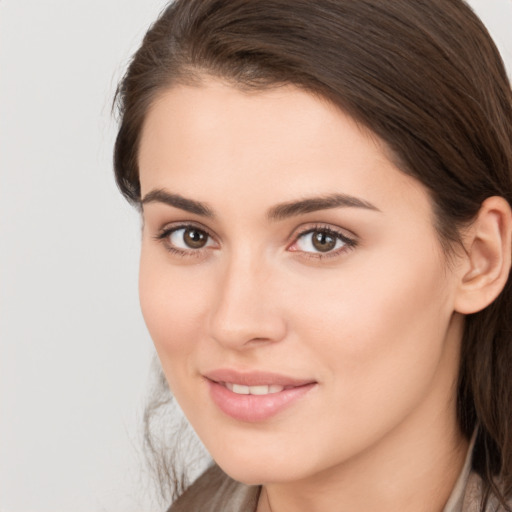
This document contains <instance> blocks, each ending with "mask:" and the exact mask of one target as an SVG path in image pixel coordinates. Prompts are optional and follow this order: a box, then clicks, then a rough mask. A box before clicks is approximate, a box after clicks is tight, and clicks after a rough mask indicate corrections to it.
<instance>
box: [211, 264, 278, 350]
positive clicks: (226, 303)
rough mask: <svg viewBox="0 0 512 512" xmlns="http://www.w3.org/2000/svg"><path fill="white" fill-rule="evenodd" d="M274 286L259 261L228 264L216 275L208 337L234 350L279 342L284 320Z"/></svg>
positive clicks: (275, 284) (267, 272) (269, 274)
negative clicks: (215, 288) (217, 279)
mask: <svg viewBox="0 0 512 512" xmlns="http://www.w3.org/2000/svg"><path fill="white" fill-rule="evenodd" d="M277 285H278V283H277V282H276V280H275V279H273V275H272V271H271V269H269V268H268V267H267V266H265V265H264V264H263V263H262V262H261V261H259V262H257V261H256V262H255V261H252V262H251V261H250V260H249V259H248V258H239V259H238V260H236V261H231V262H229V263H228V264H227V265H226V266H225V268H224V269H223V272H222V273H221V274H220V276H219V282H218V285H217V290H216V294H215V300H214V304H213V307H212V309H211V312H210V318H209V328H210V335H211V337H212V338H213V339H214V340H216V341H217V343H219V344H221V345H223V346H224V347H226V348H231V349H237V350H242V349H247V348H251V347H254V346H260V345H261V344H264V343H273V342H278V341H280V340H282V339H283V338H284V337H285V336H286V321H285V318H284V315H283V308H282V307H281V306H282V305H280V304H279V298H278V297H279V294H278V293H277V292H278V290H277V289H276V287H277Z"/></svg>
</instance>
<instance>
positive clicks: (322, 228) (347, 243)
mask: <svg viewBox="0 0 512 512" xmlns="http://www.w3.org/2000/svg"><path fill="white" fill-rule="evenodd" d="M181 229H185V230H187V229H195V230H197V231H200V232H202V233H204V234H205V235H206V236H207V237H209V238H211V239H213V238H214V237H213V236H212V235H211V233H210V232H209V231H208V230H207V229H205V228H203V227H199V226H197V225H195V224H187V223H185V224H179V225H175V226H171V227H165V228H163V229H162V230H161V231H160V232H159V233H158V234H157V235H156V236H155V237H154V238H155V240H157V241H159V242H162V243H163V244H164V247H165V249H166V250H167V251H169V252H170V253H171V254H173V255H176V256H179V257H183V258H187V257H189V258H200V257H202V256H204V251H205V250H207V248H200V249H189V250H183V249H180V248H177V247H174V246H173V245H171V244H170V243H169V241H168V238H169V236H170V235H172V234H173V233H174V232H176V231H179V230H181ZM316 232H321V233H325V234H326V235H329V236H332V237H333V238H335V239H336V240H339V241H341V242H342V243H343V246H342V247H340V248H338V249H336V250H334V251H329V252H326V253H322V252H308V251H299V250H293V251H291V252H300V253H301V255H302V256H303V257H306V258H311V259H315V260H323V259H328V258H335V257H337V256H340V255H341V254H342V253H345V252H347V251H349V250H351V249H354V248H355V247H356V246H357V245H358V243H357V241H356V240H355V239H354V238H350V237H348V236H347V235H345V234H344V233H342V232H341V231H338V230H336V229H333V228H332V227H330V226H327V225H324V224H317V225H313V226H309V227H308V228H305V229H303V230H301V231H299V232H297V233H296V234H295V235H294V236H293V242H292V243H291V244H288V246H287V247H288V248H289V247H291V246H293V245H294V244H296V243H297V242H298V241H299V240H300V239H301V238H302V237H305V236H306V235H308V234H311V233H316Z"/></svg>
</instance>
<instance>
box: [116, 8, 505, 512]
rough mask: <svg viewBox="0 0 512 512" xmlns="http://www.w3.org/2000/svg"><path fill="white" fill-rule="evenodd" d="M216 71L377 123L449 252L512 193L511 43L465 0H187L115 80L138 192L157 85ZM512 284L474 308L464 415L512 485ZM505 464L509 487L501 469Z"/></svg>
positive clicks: (123, 163)
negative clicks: (490, 206) (495, 200)
mask: <svg viewBox="0 0 512 512" xmlns="http://www.w3.org/2000/svg"><path fill="white" fill-rule="evenodd" d="M204 75H211V76H215V77H219V78H221V79H223V80H227V81H229V82H230V83H232V84H233V85H234V86H237V87H242V88H256V89H263V88H266V87H272V86H276V85H279V84H285V83H286V84H294V85H296V86H298V87H300V88H303V89H304V90H307V91H310V92H312V93H314V94H318V95H320V96H322V97H325V98H327V99H329V100H330V101H332V102H333V103H334V104H336V105H338V106H339V107H340V108H341V109H342V110H343V111H345V112H347V113H348V114H350V115H351V116H352V117H353V118H354V119H355V120H357V121H358V122H359V123H361V124H362V125H364V126H366V127H367V128H369V129H370V130H371V131H373V132H374V133H375V134H377V135H378V136H379V137H380V138H381V139H382V140H383V141H384V142H385V143H386V144H387V146H388V147H389V149H390V150H391V154H392V155H393V158H394V159H395V161H396V163H397V165H398V166H399V168H400V169H401V170H402V171H403V172H404V173H406V174H409V175H411V176H413V177H414V178H416V179H417V180H419V181H420V182H421V183H423V184H424V185H425V186H426V187H427V189H428V190H429V191H430V194H431V197H432V200H433V203H434V208H435V213H436V222H437V226H436V227H437V229H438V232H439V235H440V240H441V242H442V243H443V246H444V247H445V249H446V252H447V254H448V253H449V251H450V250H451V248H452V247H453V245H454V244H455V243H457V242H458V241H459V237H458V234H459V231H460V228H461V226H463V225H464V224H465V223H468V222H470V221H471V220H472V219H473V218H474V217H475V215H476V214H477V212H478V210H479V208H480V205H481V203H482V202H483V201H484V200H485V199H486V198H487V197H489V196H493V195H498V196H503V197H504V198H506V199H507V201H508V202H509V203H510V204H512V94H511V89H510V84H509V82H508V79H507V75H506V72H505V69H504V65H503V62H502V60H501V58H500V55H499V53H498V51H497V49H496V47H495V45H494V43H493V42H492V39H491V37H490V36H489V34H488V32H487V31H486V29H485V27H484V26H483V24H482V23H481V22H480V20H479V19H478V18H477V16H476V15H475V14H474V13H473V12H472V10H471V9H470V8H469V7H468V5H467V4H465V3H464V2H463V1H462V0H414V1H411V0H386V1H381V0H177V1H176V2H174V3H172V4H171V5H169V7H167V9H166V10H165V11H164V12H163V13H162V15H161V16H160V18H159V19H158V20H157V21H156V22H155V24H154V25H153V26H152V27H151V28H150V30H149V31H148V33H147V34H146V37H145V39H144V41H143V43H142V46H141V48H140V49H139V50H138V51H137V52H136V54H135V55H134V57H133V60H132V62H131V64H130V66H129V68H128V71H127V73H126V75H125V77H124V79H123V80H122V82H121V84H120V86H119V89H118V93H117V100H118V107H119V113H120V127H119V133H118V137H117V141H116V145H115V155H114V166H115V172H116V179H117V183H118V185H119V187H120V189H121V191H122V193H123V194H124V195H125V197H126V198H127V199H128V200H129V201H131V202H133V203H135V204H138V203H139V201H140V184H139V179H138V166H137V153H138V144H139V140H140V136H141V131H142V127H143V123H144V118H145V114H146V112H147V110H148V108H149V106H150V105H151V104H152V102H153V101H154V100H155V97H156V95H157V94H159V93H160V92H161V91H162V90H164V89H166V88H168V87H170V86H172V85H173V84H176V83H196V82H198V81H200V80H201V76H204ZM511 297H512V285H511V282H510V280H509V282H508V283H507V285H506V287H505V289H504V290H503V292H502V294H501V295H500V296H499V298H498V299H497V300H496V301H495V302H494V303H493V304H492V305H490V306H489V307H488V308H486V309H485V310H483V311H481V312H479V313H476V314H473V315H469V316H467V317H466V323H465V333H464V338H463V346H462V354H461V365H460V374H459V385H458V418H459V422H460V426H461V429H462V431H463V432H464V434H465V435H466V436H468V437H469V436H470V435H471V433H472V431H473V430H474V428H475V425H477V424H478V425H479V433H478V438H477V441H476V449H475V456H474V461H473V464H474V468H475V469H476V470H477V471H478V473H479V474H480V475H481V477H482V479H483V481H484V483H485V485H486V489H487V491H486V493H485V496H484V503H483V504H482V508H483V507H484V506H485V503H486V502H487V500H488V497H489V495H490V494H494V495H496V496H497V497H498V499H499V500H500V501H501V502H502V504H503V505H504V506H506V504H505V500H506V499H507V498H509V497H510V496H511V494H512V432H511V425H512V378H511V375H510V372H511V371H512V309H511V308H512V300H511ZM497 475H499V477H500V482H499V487H498V485H497V484H496V476H497Z"/></svg>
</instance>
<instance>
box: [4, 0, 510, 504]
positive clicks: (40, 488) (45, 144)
mask: <svg viewBox="0 0 512 512" xmlns="http://www.w3.org/2000/svg"><path fill="white" fill-rule="evenodd" d="M164 4H165V1H164V0H46V1H41V0H0V173H1V174H0V340H1V341H0V512H70V511H73V512H82V511H83V512H103V511H106V512H118V511H119V512H121V511H123V512H132V511H133V512H135V511H137V512H141V511H144V510H150V509H151V506H152V500H151V499H150V496H151V493H150V492H149V490H148V488H147V483H148V479H147V475H146V474H145V473H144V471H143V465H142V457H141V454H140V418H141V413H142V407H143V403H144V397H145V394H146V393H147V388H148V379H149V373H150V370H149V367H150V360H151V357H152V347H151V342H150V340H149V337H148V335H147V333H146V331H145V328H144V325H143V321H142V318H141V315H140V312H139V307H138V298H137V264H138V261H137V260H138V237H139V222H138V217H137V215H136V214H135V212H133V211H132V210H131V209H130V207H129V206H128V205H126V204H125V202H124V201H123V200H122V198H121V197H120V195H119V194H118V192H117V190H116V188H115V185H114V182H113V178H112V172H111V148H112V143H113V138H114V135H115V122H114V121H113V120H112V118H111V115H110V104H111V100H112V95H113V91H114V88H115V84H116V82H117V80H118V79H119V78H120V76H121V73H122V70H123V69H124V67H125V64H126V63H127V61H128V58H129V56H130V55H131V53H132V52H133V51H134V49H135V48H136V47H137V45H138V43H139V42H140V39H141V37H142V35H143V33H144V32H145V29H146V28H147V27H148V25H149V24H150V22H151V21H152V20H153V19H154V18H155V17H156V15H157V13H158V12H160V10H161V9H162V8H163V6H164ZM471 4H472V5H473V6H474V7H475V8H476V9H477V11H478V12H479V13H480V15H481V16H482V18H483V19H484V21H485V22H486V23H487V25H488V27H489V28H490V30H491V32H492V33H493V35H494V37H495V39H496V40H497V42H498V44H499V46H500V48H501V50H502V54H503V56H504V58H505V60H506V62H507V64H508V66H509V70H512V1H511V0H473V1H472V2H471Z"/></svg>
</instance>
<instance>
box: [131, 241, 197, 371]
mask: <svg viewBox="0 0 512 512" xmlns="http://www.w3.org/2000/svg"><path fill="white" fill-rule="evenodd" d="M148 252H149V251H147V252H145V251H144V249H143V251H142V254H141V262H140V273H139V296H140V303H141V309H142V314H143V316H144V320H145V322H146V325H147V328H148V330H149V333H150V335H151V338H152V339H153V342H154V344H155V348H156V350H157V352H158V355H159V357H160V359H161V361H162V364H163V366H164V369H165V370H167V369H168V366H169V365H170V364H173V365H176V366H179V365H178V364H175V363H178V361H181V360H182V359H183V358H184V357H186V356H187V355H188V354H190V353H192V352H193V351H194V349H195V347H196V343H197V340H198V334H199V329H200V328H201V325H203V321H202V312H203V311H204V307H203V306H202V300H203V299H204V298H205V293H204V292H205V290H204V289H198V288H197V284H198V283H200V282H201V281H200V280H199V281H198V280H193V279H190V277H187V276H188V274H186V273H184V272H180V271H179V269H178V270H176V269H173V268H172V266H171V265H169V264H168V263H166V262H165V257H164V258H162V257H161V256H159V257H151V255H150V254H148ZM160 260H163V261H160ZM166 373H167V372H166Z"/></svg>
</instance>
